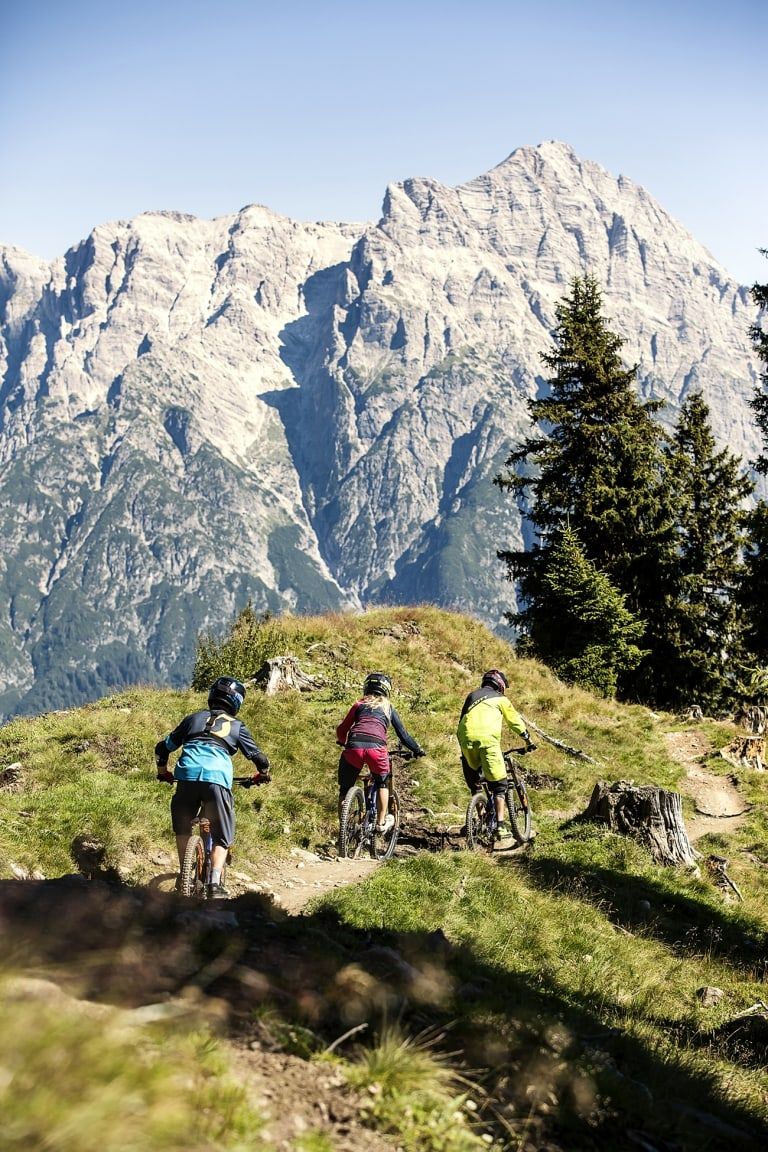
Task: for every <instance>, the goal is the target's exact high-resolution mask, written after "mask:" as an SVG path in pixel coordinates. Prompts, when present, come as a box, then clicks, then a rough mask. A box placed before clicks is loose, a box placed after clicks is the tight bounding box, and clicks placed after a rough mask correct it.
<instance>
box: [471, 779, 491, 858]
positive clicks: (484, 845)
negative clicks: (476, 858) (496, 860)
mask: <svg viewBox="0 0 768 1152" xmlns="http://www.w3.org/2000/svg"><path fill="white" fill-rule="evenodd" d="M467 844H468V845H469V847H470V848H472V849H474V850H477V849H485V850H486V851H490V850H491V849H492V848H493V833H492V831H491V830H490V829H489V827H488V800H487V799H486V796H485V793H483V792H475V794H474V796H473V797H472V799H471V800H470V801H469V805H468V807H467Z"/></svg>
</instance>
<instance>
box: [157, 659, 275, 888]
mask: <svg viewBox="0 0 768 1152" xmlns="http://www.w3.org/2000/svg"><path fill="white" fill-rule="evenodd" d="M244 699H245V686H244V685H243V684H241V682H240V681H239V680H236V679H235V678H234V677H233V676H219V678H218V679H217V680H214V682H213V684H211V687H210V690H209V692H208V708H207V709H204V710H203V711H201V712H192V713H191V714H190V715H189V716H185V717H184V719H183V720H182V721H181V723H180V724H178V725H177V727H176V728H174V730H173V732H171V733H170V734H169V735H168V736H165V737H164V738H163V739H162V740H159V741H158V742H157V744H156V746H155V764H156V765H157V778H158V780H163V781H165V782H166V783H168V784H173V783H174V781H175V782H176V791H175V792H174V794H173V797H172V799H171V822H172V824H173V831H174V833H175V834H176V848H177V850H178V853H179V866H180V867H181V866H183V863H184V853H185V852H186V850H187V842H188V840H189V836H190V827H191V824H192V821H193V820H194V819H195V817H196V816H198V815H199V814H201V813H202V814H203V815H204V816H207V817H208V819H209V820H210V822H211V835H212V837H213V850H212V852H211V883H210V884H209V885H208V892H207V896H208V898H209V899H222V898H224V897H226V896H227V895H228V893H227V890H226V889H225V888H224V887H223V886H222V883H221V873H222V869H223V868H224V865H225V864H226V861H227V853H228V852H229V849H230V848H231V847H232V844H233V843H234V839H235V806H234V802H233V800H232V757H233V756H234V755H235V753H236V752H242V754H243V755H244V756H245V758H246V759H247V760H250V761H251V763H253V764H255V765H256V767H257V768H258V769H259V772H258V773H254V780H255V779H257V778H258V779H259V780H260V781H264V782H266V780H269V779H270V778H271V777H270V776H269V760H268V758H267V757H266V756H265V755H264V753H263V752H262V751H261V749H260V748H258V747H257V745H256V743H255V742H254V739H253V736H252V735H251V733H250V732H249V731H248V729H247V728H246V726H245V724H243V723H242V721H241V720H236V719H235V716H236V715H237V713H238V711H239V710H240V705H241V704H242V703H243V700H244ZM178 748H181V749H182V752H181V756H180V757H179V759H178V760H177V761H176V766H175V768H174V771H173V774H171V773H170V772H169V771H168V757H169V755H170V753H171V752H175V751H176V750H177V749H178Z"/></svg>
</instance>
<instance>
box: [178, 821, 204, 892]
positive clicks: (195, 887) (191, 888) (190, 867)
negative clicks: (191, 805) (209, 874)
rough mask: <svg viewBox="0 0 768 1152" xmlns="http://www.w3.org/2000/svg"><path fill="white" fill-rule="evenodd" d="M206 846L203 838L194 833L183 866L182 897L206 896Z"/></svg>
mask: <svg viewBox="0 0 768 1152" xmlns="http://www.w3.org/2000/svg"><path fill="white" fill-rule="evenodd" d="M204 881H205V845H204V844H203V838H202V836H198V835H197V833H193V834H192V835H191V836H190V838H189V840H188V841H187V850H186V852H185V853H184V863H183V864H182V866H181V881H180V884H179V891H180V892H181V895H182V896H204V895H205V883H204Z"/></svg>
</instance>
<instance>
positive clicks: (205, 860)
mask: <svg viewBox="0 0 768 1152" xmlns="http://www.w3.org/2000/svg"><path fill="white" fill-rule="evenodd" d="M271 779H272V777H271V776H269V775H266V774H264V773H261V772H260V773H258V774H257V775H256V776H235V777H233V779H232V783H233V784H239V785H240V787H241V788H252V787H253V785H254V784H255V785H259V784H266V783H268V781H269V780H271ZM212 851H213V836H212V835H211V822H210V820H209V819H208V817H207V816H196V817H195V818H194V820H193V821H192V826H191V828H190V837H189V840H188V841H187V848H186V851H185V853H184V861H183V863H182V865H181V872H180V873H179V883H178V891H179V893H180V894H181V895H182V896H193V897H195V898H196V899H198V900H204V899H205V898H206V895H207V892H208V885H209V884H210V883H211V853H212ZM230 857H231V853H230V852H228V853H227V861H226V863H225V865H224V867H223V868H222V870H221V880H220V884H221V886H222V888H223V887H224V879H225V877H226V874H227V864H229V861H230Z"/></svg>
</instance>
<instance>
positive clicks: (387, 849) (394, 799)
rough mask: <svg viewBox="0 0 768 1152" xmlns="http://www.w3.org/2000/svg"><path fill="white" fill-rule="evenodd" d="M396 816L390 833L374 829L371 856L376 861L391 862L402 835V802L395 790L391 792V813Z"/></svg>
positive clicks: (391, 789) (392, 789)
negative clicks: (399, 837) (390, 859)
mask: <svg viewBox="0 0 768 1152" xmlns="http://www.w3.org/2000/svg"><path fill="white" fill-rule="evenodd" d="M388 814H389V815H390V816H394V818H395V823H394V824H393V825H392V827H391V828H390V830H389V831H388V832H377V831H376V828H375V827H374V829H373V834H372V835H371V856H373V858H374V859H375V860H389V858H390V856H391V855H392V853H393V852H394V851H395V845H396V844H397V838H398V836H399V835H400V800H399V797H398V795H397V792H395V790H394V788H390V790H389V813H388Z"/></svg>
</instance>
